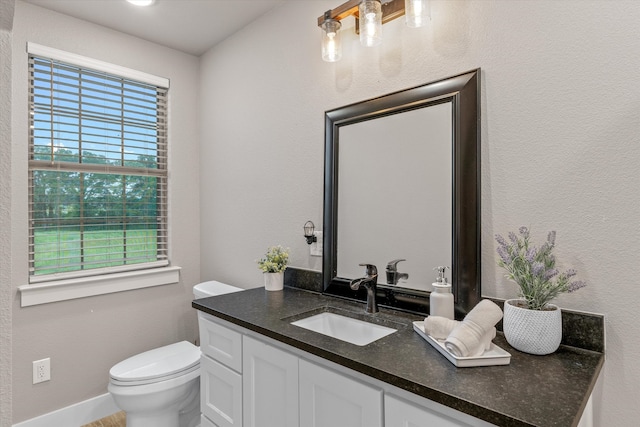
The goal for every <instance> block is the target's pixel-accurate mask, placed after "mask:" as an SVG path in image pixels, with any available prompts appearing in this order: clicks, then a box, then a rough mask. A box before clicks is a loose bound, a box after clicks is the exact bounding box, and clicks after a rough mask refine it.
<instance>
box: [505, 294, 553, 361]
mask: <svg viewBox="0 0 640 427" xmlns="http://www.w3.org/2000/svg"><path fill="white" fill-rule="evenodd" d="M518 302H521V303H522V305H524V301H523V300H518V299H512V300H507V301H505V303H504V317H503V320H502V323H503V328H504V336H505V338H506V339H507V342H508V343H509V344H510V345H511V346H512V347H513V348H515V349H516V350H520V351H523V352H525V353H529V354H536V355H544V354H550V353H553V352H554V351H556V350H557V349H558V347H559V346H560V341H562V311H561V310H560V308H558V307H557V306H555V305H553V304H547V307H548V308H549V310H529V309H528V308H523V307H519V306H518V305H517V304H518Z"/></svg>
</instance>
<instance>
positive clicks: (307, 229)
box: [304, 221, 318, 245]
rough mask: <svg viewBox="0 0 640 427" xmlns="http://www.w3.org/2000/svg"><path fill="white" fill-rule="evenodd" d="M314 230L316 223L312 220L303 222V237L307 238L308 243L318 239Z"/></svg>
mask: <svg viewBox="0 0 640 427" xmlns="http://www.w3.org/2000/svg"><path fill="white" fill-rule="evenodd" d="M315 230H316V225H315V224H314V223H313V222H311V221H307V222H305V223H304V238H305V239H307V244H308V245H310V244H312V243H314V242H317V241H318V238H317V237H316V235H315V234H314V231H315Z"/></svg>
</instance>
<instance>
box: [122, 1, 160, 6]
mask: <svg viewBox="0 0 640 427" xmlns="http://www.w3.org/2000/svg"><path fill="white" fill-rule="evenodd" d="M127 1H128V2H129V3H131V4H135V5H136V6H151V5H152V4H153V3H154V2H155V1H156V0H127Z"/></svg>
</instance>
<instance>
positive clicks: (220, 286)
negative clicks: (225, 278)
mask: <svg viewBox="0 0 640 427" xmlns="http://www.w3.org/2000/svg"><path fill="white" fill-rule="evenodd" d="M241 290H242V289H240V288H236V287H235V286H231V285H226V284H224V283H220V282H215V281H211V282H203V283H200V284H198V285H196V286H195V287H194V288H193V295H194V297H195V298H196V299H198V298H205V297H209V296H215V295H222V294H228V293H231V292H238V291H241ZM109 377H110V380H109V386H108V389H109V393H111V396H112V397H113V400H114V401H115V403H116V405H117V406H118V407H119V408H120V409H122V410H124V411H125V412H126V413H127V427H196V426H198V425H199V423H200V348H199V347H196V346H195V345H193V344H191V343H190V342H187V341H182V342H178V343H175V344H170V345H167V346H164V347H160V348H156V349H153V350H149V351H146V352H144V353H140V354H137V355H135V356H132V357H130V358H128V359H126V360H123V361H122V362H120V363H118V364H116V365H115V366H114V367H112V368H111V370H110V371H109Z"/></svg>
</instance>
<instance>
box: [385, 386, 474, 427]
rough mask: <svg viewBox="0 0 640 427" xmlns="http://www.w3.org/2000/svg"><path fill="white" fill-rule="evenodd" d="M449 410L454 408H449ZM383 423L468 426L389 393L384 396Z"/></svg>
mask: <svg viewBox="0 0 640 427" xmlns="http://www.w3.org/2000/svg"><path fill="white" fill-rule="evenodd" d="M451 411H454V410H453V409H451ZM483 424H484V423H483ZM384 425H385V427H469V424H466V423H464V422H462V421H458V420H456V419H454V418H450V417H448V416H446V415H445V414H441V413H438V412H436V411H433V410H431V409H428V408H425V407H420V406H416V405H413V404H411V403H409V402H405V401H404V400H400V399H398V398H396V397H394V396H392V395H389V394H386V395H385V396H384ZM485 425H486V424H485Z"/></svg>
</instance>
